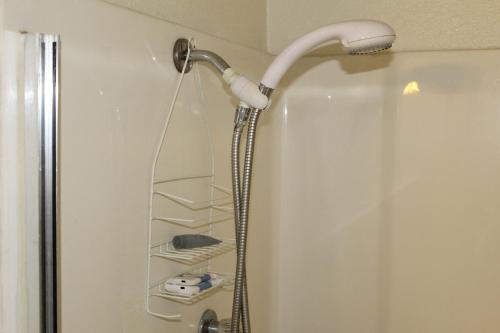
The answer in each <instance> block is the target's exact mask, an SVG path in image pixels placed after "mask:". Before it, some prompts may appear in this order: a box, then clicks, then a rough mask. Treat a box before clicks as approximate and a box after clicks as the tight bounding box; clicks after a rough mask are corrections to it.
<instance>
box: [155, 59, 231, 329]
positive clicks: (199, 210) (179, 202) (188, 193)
mask: <svg viewBox="0 0 500 333" xmlns="http://www.w3.org/2000/svg"><path fill="white" fill-rule="evenodd" d="M188 57H189V50H188ZM186 64H187V62H186ZM195 66H196V65H195ZM184 70H185V67H184V69H183V72H182V73H181V76H180V78H179V81H178V83H177V86H176V90H175V92H174V97H173V100H172V102H171V104H170V109H169V113H168V115H167V119H166V121H165V123H164V127H163V130H162V134H161V138H160V140H159V143H158V146H157V150H156V154H155V157H154V162H153V166H152V171H151V184H150V203H149V204H150V207H149V209H150V211H149V221H148V234H149V237H148V248H147V251H148V257H147V260H148V261H147V263H148V265H147V285H146V307H147V308H146V311H147V313H148V314H150V315H153V316H156V317H159V318H163V319H166V320H182V314H181V313H164V310H158V309H156V308H155V309H152V304H151V297H155V298H160V299H164V300H166V301H169V302H172V303H171V304H172V306H173V305H174V304H179V305H178V306H184V305H190V304H193V303H196V302H199V301H201V300H203V299H205V298H207V297H209V296H211V295H213V294H215V293H217V292H219V291H221V290H224V289H231V288H232V285H233V284H234V277H233V276H231V275H229V274H224V273H221V272H217V271H216V270H214V269H212V261H211V259H212V258H214V257H216V256H219V255H222V254H225V253H228V252H230V251H232V250H234V249H235V247H236V242H235V240H234V239H220V240H221V243H219V244H216V245H212V246H207V247H203V248H197V249H189V250H178V249H175V248H174V247H173V245H172V243H171V241H169V240H168V239H163V240H162V241H160V242H158V241H157V240H156V241H155V242H156V243H153V235H154V236H155V239H158V237H157V236H158V234H156V231H157V230H160V229H161V228H165V226H167V227H168V226H169V225H170V226H172V228H171V230H179V228H181V229H186V230H188V231H189V230H196V229H198V230H199V229H200V228H203V229H204V230H203V231H202V233H208V234H209V235H211V236H213V225H214V224H216V223H221V222H225V221H234V211H233V200H232V191H231V190H230V189H227V188H225V187H222V186H220V185H218V184H216V182H215V174H214V169H215V168H214V164H215V163H214V151H213V145H212V137H211V133H210V130H209V127H208V123H207V121H206V119H205V115H204V112H203V108H200V109H201V110H196V111H197V112H194V113H196V115H197V116H198V117H199V118H197V120H199V119H200V118H201V119H202V122H203V124H204V125H203V127H204V129H205V130H206V135H207V136H206V138H201V140H200V141H202V142H199V144H200V145H205V146H207V147H209V149H208V150H209V152H208V155H207V156H209V157H208V161H209V165H210V166H208V167H207V168H206V169H203V170H204V171H203V172H200V173H198V174H196V173H197V172H196V173H195V172H192V171H191V172H189V171H186V170H185V169H189V167H192V166H199V165H202V164H203V163H199V165H198V164H197V163H185V162H186V161H184V163H183V164H181V165H182V166H185V168H180V169H181V170H182V171H185V172H186V173H188V174H189V173H191V175H182V171H181V172H180V171H179V166H176V165H173V164H172V161H176V160H177V159H176V156H174V158H172V156H173V155H168V154H167V151H168V149H165V146H167V147H168V143H169V142H171V141H168V142H167V140H166V134H167V130H168V128H169V124H170V120H171V117H172V114H174V111H176V109H175V106H176V103H175V102H176V99H177V96H178V94H179V91H180V87H181V83H182V80H183V77H184ZM194 72H195V73H194V80H195V84H197V90H198V91H201V84H200V79H199V73H198V71H194ZM200 104H201V105H203V103H200ZM180 105H181V104H180ZM185 105H186V103H182V106H183V107H184V108H185ZM179 111H180V112H181V113H180V115H181V116H186V115H185V114H183V113H182V111H183V110H179ZM200 111H201V112H200ZM184 124H185V123H184ZM195 130H196V129H195ZM192 131H193V128H188V130H186V131H175V130H174V131H173V132H174V133H180V134H181V135H184V134H185V133H192ZM196 133H197V134H199V133H200V132H199V131H198V132H196ZM175 139H176V140H180V142H181V143H182V140H184V139H185V138H184V137H179V138H175ZM169 140H171V138H170V137H169ZM174 143H175V142H174ZM198 150H199V149H198ZM199 151H201V150H199ZM162 156H163V157H165V156H167V157H168V158H167V160H168V162H169V163H167V167H172V170H175V171H172V172H171V173H174V175H171V174H169V171H168V168H167V170H166V169H165V167H163V169H161V168H160V169H161V170H160V169H159V166H160V167H161V166H162V165H161V163H159V161H160V160H161V158H162ZM203 165H205V164H203ZM193 169H196V170H199V169H200V168H199V167H198V168H193ZM165 172H166V173H167V175H165V174H164V173H165ZM162 173H163V174H162ZM179 173H181V175H179ZM159 174H162V175H161V176H159ZM193 174H194V176H193ZM160 225H163V226H164V227H161V228H160ZM157 228H159V229H157ZM207 228H208V232H206V230H205V229H207ZM170 232H171V231H170ZM163 235H164V234H162V233H160V237H159V238H162V237H163ZM169 235H170V236H171V233H170V234H169ZM215 238H218V237H215ZM155 258H158V259H157V260H155ZM163 259H165V260H163ZM169 263H170V264H169ZM197 264H200V265H202V267H201V268H200V267H198V268H196V269H195V270H193V269H192V268H191V270H187V268H181V267H179V265H181V266H188V265H189V266H192V265H197ZM156 268H161V269H163V270H160V271H161V272H163V271H168V272H170V273H167V274H168V275H167V276H159V277H156V276H155V277H154V279H156V280H154V279H153V276H152V273H153V271H155V273H157V272H156V270H155V269H156ZM185 272H188V273H193V272H196V273H204V272H210V273H215V274H216V275H217V276H218V277H219V278H222V280H223V282H222V283H221V284H220V285H218V286H216V287H211V288H209V289H206V290H204V291H202V292H200V293H198V294H196V295H192V296H185V295H179V294H174V293H171V292H168V291H166V290H165V289H164V287H163V285H164V283H165V282H166V281H167V280H168V279H169V278H170V277H173V276H176V275H178V274H180V273H185ZM161 308H162V309H164V308H163V307H161ZM168 308H169V309H170V306H169V307H168ZM175 312H177V311H175Z"/></svg>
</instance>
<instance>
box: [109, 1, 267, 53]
mask: <svg viewBox="0 0 500 333" xmlns="http://www.w3.org/2000/svg"><path fill="white" fill-rule="evenodd" d="M103 1H106V2H109V3H112V4H115V5H118V6H122V7H125V8H128V9H130V10H133V11H136V12H139V13H143V14H146V15H150V16H153V17H157V18H160V19H163V20H166V21H169V22H172V23H176V24H179V25H181V26H185V27H189V28H192V29H194V30H198V31H203V32H204V33H206V34H209V35H212V36H217V37H220V38H223V39H226V40H230V41H232V42H236V43H238V44H241V45H245V46H248V47H252V48H255V49H260V50H264V49H265V47H266V0H209V1H207V0H181V1H172V0H166V1H165V0H103Z"/></svg>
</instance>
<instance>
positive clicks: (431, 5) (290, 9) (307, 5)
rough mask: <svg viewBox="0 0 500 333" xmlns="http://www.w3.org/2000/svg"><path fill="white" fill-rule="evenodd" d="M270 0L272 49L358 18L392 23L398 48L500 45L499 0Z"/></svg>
mask: <svg viewBox="0 0 500 333" xmlns="http://www.w3.org/2000/svg"><path fill="white" fill-rule="evenodd" d="M267 5H268V13H267V23H268V24H267V45H268V50H269V51H270V52H271V53H278V52H279V51H281V50H282V49H283V48H284V47H285V46H286V45H287V44H288V43H290V42H291V41H292V40H294V39H295V38H297V37H299V36H300V35H302V34H304V33H306V32H308V31H310V30H312V29H315V28H318V27H320V26H322V25H327V24H331V23H334V22H338V21H343V20H350V19H358V18H370V19H378V20H383V21H385V22H387V23H389V24H390V25H392V26H393V27H394V28H395V30H396V32H397V34H398V40H397V42H396V44H395V45H394V49H395V50H397V51H413V50H447V49H486V48H498V47H500V23H499V17H500V1H499V0H475V1H462V0H439V1H434V0H419V1H415V0H399V1H395V0H377V1H374V0H370V1H364V0H350V1H344V0H333V1H329V0H310V1H289V0H268V3H267Z"/></svg>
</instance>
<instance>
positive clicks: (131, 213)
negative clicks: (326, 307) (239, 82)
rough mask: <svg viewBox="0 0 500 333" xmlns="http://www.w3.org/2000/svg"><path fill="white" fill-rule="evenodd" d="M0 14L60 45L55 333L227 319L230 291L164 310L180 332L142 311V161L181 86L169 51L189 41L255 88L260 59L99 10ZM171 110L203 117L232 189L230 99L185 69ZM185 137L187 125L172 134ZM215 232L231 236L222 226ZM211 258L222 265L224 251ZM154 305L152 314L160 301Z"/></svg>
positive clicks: (149, 156) (31, 1) (147, 167)
mask: <svg viewBox="0 0 500 333" xmlns="http://www.w3.org/2000/svg"><path fill="white" fill-rule="evenodd" d="M4 5H5V7H4V14H5V28H6V29H9V30H14V31H31V32H47V33H58V34H60V35H61V115H60V116H61V131H60V133H61V138H60V142H61V165H60V172H61V222H60V240H59V241H60V254H61V258H60V271H61V279H60V295H61V299H60V311H61V324H62V332H71V333H79V332H89V331H90V332H114V333H118V332H120V333H121V332H131V333H135V332H149V333H154V332H176V333H177V332H179V333H182V332H194V331H195V327H196V323H197V321H198V320H199V318H200V316H201V314H202V312H203V311H204V310H205V309H206V308H213V309H215V310H217V311H218V312H219V314H220V315H221V316H224V315H225V316H227V315H228V314H229V313H230V311H229V310H230V304H231V301H230V300H231V298H232V296H231V293H228V292H220V293H218V294H217V295H214V296H213V297H210V298H208V299H206V300H204V301H201V302H199V303H197V304H195V305H192V306H188V305H182V304H178V305H174V304H171V303H169V304H168V306H167V305H164V309H163V310H165V311H169V312H170V311H178V312H179V313H181V314H182V315H183V316H184V320H183V321H181V322H167V321H165V320H163V319H159V318H155V317H151V316H148V315H146V311H145V309H146V306H145V294H146V264H147V241H148V235H147V230H148V229H147V228H148V213H149V211H148V207H149V206H148V205H149V186H150V180H151V178H150V177H151V171H152V163H153V157H154V153H155V149H156V146H157V143H158V140H159V139H160V132H161V129H162V126H163V122H164V120H165V119H166V117H167V113H168V108H169V104H170V102H171V99H172V95H173V91H174V88H175V85H176V82H177V79H178V76H179V74H178V73H177V72H176V70H175V68H174V66H173V63H172V61H171V58H172V55H171V49H172V47H173V43H174V41H175V40H176V39H177V38H178V37H187V38H189V37H194V38H195V39H196V44H197V46H198V47H199V48H207V49H210V50H213V51H215V52H217V53H219V54H220V55H221V56H223V57H224V58H225V59H226V60H227V61H228V62H229V63H230V64H232V65H233V66H234V68H235V69H237V70H239V71H241V72H243V73H246V74H247V75H248V76H249V77H251V78H252V79H255V80H257V79H258V78H259V77H260V75H261V73H262V71H263V69H264V68H265V66H266V65H267V64H268V62H269V60H270V58H269V57H268V56H265V55H263V54H261V53H259V52H257V51H254V50H250V49H247V48H243V47H240V46H237V45H235V44H232V43H228V42H226V41H222V40H219V39H216V38H213V37H209V36H207V35H205V34H203V33H200V32H197V31H193V30H188V29H185V28H182V27H180V26H177V25H173V24H169V23H167V22H164V21H161V20H157V19H153V18H151V17H147V16H143V15H140V14H137V13H133V12H130V11H127V10H125V9H121V8H117V7H115V6H112V5H109V4H105V3H104V2H102V1H97V0H95V1H94V0H91V1H88V0H77V1H64V0H43V1H35V0H12V1H10V0H7V1H5V2H4ZM177 106H178V107H179V109H180V110H181V111H182V112H191V113H197V112H200V111H203V112H205V114H206V115H207V118H208V124H209V127H210V129H211V131H212V133H213V136H212V139H213V143H214V153H215V170H216V171H215V172H216V177H217V182H218V184H220V185H223V186H225V187H229V188H230V187H231V185H230V166H229V163H230V162H229V161H230V159H229V153H230V142H231V131H232V123H233V110H234V107H235V101H234V100H232V99H231V97H230V95H229V94H228V92H227V90H225V88H224V86H223V84H222V82H221V79H220V78H219V77H218V75H217V73H216V72H215V71H213V70H212V69H209V68H208V67H207V66H205V65H200V66H199V68H194V69H193V71H192V72H191V73H189V74H187V75H186V77H185V81H184V83H183V85H182V88H181V93H180V96H179V100H178V101H177ZM192 128H193V127H192V126H191V127H190V126H189V124H186V128H176V132H178V133H181V134H182V132H183V131H189V130H190V129H191V130H192ZM195 128H196V127H195ZM186 135H189V133H186ZM167 144H168V142H167ZM178 146H180V145H172V147H178ZM178 153H179V155H186V154H190V153H191V152H186V151H179V152H178ZM216 228H220V229H223V230H220V231H219V230H218V232H220V233H226V234H228V235H230V234H231V233H232V230H233V226H232V221H228V222H227V223H225V224H220V225H219V226H217V227H216ZM187 231H190V230H187ZM184 232H186V230H184ZM194 232H196V231H194ZM158 260H159V259H158ZM221 260H226V261H227V262H228V264H229V265H232V264H233V262H234V253H233V254H232V255H227V256H225V257H224V258H223V259H221ZM163 264H164V265H173V263H171V262H168V261H165V260H164V261H163ZM176 269H180V268H179V266H177V268H176ZM185 269H189V267H186V268H185ZM161 302H163V303H161ZM158 303H160V304H159V307H160V309H161V307H162V306H163V305H162V304H167V303H168V301H166V300H158ZM262 311H263V310H262ZM258 318H259V315H258V311H256V312H255V319H256V321H258V322H262V321H261V320H259V319H258ZM258 328H259V324H256V329H258Z"/></svg>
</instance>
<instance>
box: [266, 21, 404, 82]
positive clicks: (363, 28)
mask: <svg viewBox="0 0 500 333" xmlns="http://www.w3.org/2000/svg"><path fill="white" fill-rule="evenodd" d="M395 39H396V33H395V32H394V30H393V29H392V28H391V27H390V26H389V25H388V24H386V23H384V22H380V21H373V20H356V21H346V22H340V23H336V24H332V25H328V26H325V27H322V28H319V29H317V30H314V31H312V32H310V33H308V34H306V35H304V36H302V37H300V38H299V39H297V40H295V41H294V42H293V43H292V44H290V45H289V46H288V47H287V48H286V49H285V50H283V51H282V52H281V53H280V54H279V55H278V56H277V57H276V58H275V59H274V61H273V62H272V64H271V65H270V66H269V68H268V69H267V71H266V73H265V74H264V77H263V78H262V84H263V85H265V86H266V87H269V88H272V89H275V88H276V86H277V85H278V83H279V81H280V80H281V78H282V77H283V75H285V73H286V72H287V70H288V69H289V68H290V66H291V65H292V64H293V63H294V62H295V61H296V60H297V59H299V58H300V57H302V56H303V55H304V54H306V53H307V52H308V51H310V50H311V49H313V48H315V47H317V46H319V45H321V44H323V43H325V42H328V41H332V40H337V41H340V43H341V44H342V46H343V47H344V48H345V49H346V50H347V51H348V52H349V53H350V54H369V53H375V52H379V51H382V50H385V49H388V48H390V47H391V46H392V43H393V42H394V40H395Z"/></svg>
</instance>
